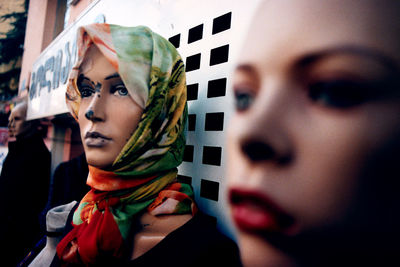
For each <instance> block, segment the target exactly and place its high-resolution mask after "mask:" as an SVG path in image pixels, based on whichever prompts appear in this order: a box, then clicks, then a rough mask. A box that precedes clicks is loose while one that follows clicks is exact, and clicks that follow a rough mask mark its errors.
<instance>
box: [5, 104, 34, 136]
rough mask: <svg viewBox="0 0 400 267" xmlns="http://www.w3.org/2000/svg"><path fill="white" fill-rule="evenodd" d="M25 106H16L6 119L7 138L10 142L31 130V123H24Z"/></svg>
mask: <svg viewBox="0 0 400 267" xmlns="http://www.w3.org/2000/svg"><path fill="white" fill-rule="evenodd" d="M26 110H27V106H26V104H19V105H17V106H16V107H15V108H14V109H13V110H12V112H11V114H10V117H9V118H8V136H9V138H10V140H13V139H15V138H16V137H22V136H24V135H25V134H27V133H28V132H29V131H31V130H32V127H31V125H32V123H31V122H29V121H26Z"/></svg>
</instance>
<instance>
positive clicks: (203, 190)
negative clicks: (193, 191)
mask: <svg viewBox="0 0 400 267" xmlns="http://www.w3.org/2000/svg"><path fill="white" fill-rule="evenodd" d="M218 192H219V183H217V182H213V181H209V180H205V179H201V184H200V196H201V197H204V198H208V199H211V200H214V201H218Z"/></svg>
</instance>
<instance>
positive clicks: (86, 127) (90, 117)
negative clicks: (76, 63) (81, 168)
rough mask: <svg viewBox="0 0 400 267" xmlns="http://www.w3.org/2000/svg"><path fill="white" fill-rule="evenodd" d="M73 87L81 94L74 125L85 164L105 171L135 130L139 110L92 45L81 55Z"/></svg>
mask: <svg viewBox="0 0 400 267" xmlns="http://www.w3.org/2000/svg"><path fill="white" fill-rule="evenodd" d="M77 85H78V89H79V92H80V94H81V103H80V108H79V113H78V123H79V127H80V131H81V138H82V141H83V147H84V149H85V153H86V159H87V162H88V164H89V165H92V166H95V167H97V168H106V167H108V166H110V165H111V164H112V163H113V162H114V160H115V159H116V158H117V156H118V154H119V153H120V152H121V150H122V148H123V147H124V145H125V144H126V143H127V141H128V140H129V138H130V137H131V135H132V134H133V132H134V131H135V129H136V127H137V125H138V122H139V120H140V117H141V115H142V113H143V109H142V108H141V107H140V106H138V105H137V104H136V102H135V101H133V99H132V98H131V96H130V94H129V92H128V90H127V89H126V87H125V85H124V83H123V81H122V80H121V77H120V76H119V74H118V72H117V70H116V69H115V68H114V67H113V66H112V65H111V63H110V62H109V61H108V60H107V59H106V58H105V57H104V55H103V54H102V53H101V52H100V50H99V49H98V48H97V46H95V45H92V46H91V47H90V48H89V49H88V51H87V53H86V55H85V58H84V60H83V62H82V65H81V67H80V72H79V78H78V81H77Z"/></svg>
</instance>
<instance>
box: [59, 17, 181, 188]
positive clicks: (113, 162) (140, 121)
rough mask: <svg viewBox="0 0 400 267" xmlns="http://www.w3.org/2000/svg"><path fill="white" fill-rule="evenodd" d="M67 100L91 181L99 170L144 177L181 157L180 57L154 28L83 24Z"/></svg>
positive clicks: (161, 169)
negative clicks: (78, 133)
mask: <svg viewBox="0 0 400 267" xmlns="http://www.w3.org/2000/svg"><path fill="white" fill-rule="evenodd" d="M66 102H67V106H68V107H69V109H70V111H71V114H72V116H73V117H74V118H75V119H76V120H77V121H78V123H79V126H80V129H81V137H82V139H83V144H84V149H85V154H86V157H87V162H88V164H89V165H90V166H89V167H90V168H89V169H90V170H91V171H90V174H91V175H89V178H88V184H89V182H90V181H93V179H95V178H93V177H100V176H99V175H97V174H98V173H102V175H103V174H104V173H105V172H106V173H107V175H108V176H107V177H111V176H112V177H114V178H115V176H124V177H127V176H129V177H131V178H133V177H143V176H146V175H153V174H154V173H159V172H162V171H165V170H170V169H172V168H175V167H176V166H178V165H179V164H180V163H181V162H182V158H183V151H184V144H185V133H184V126H185V122H186V118H187V105H186V79H185V72H184V65H183V62H182V59H181V57H180V55H179V53H178V52H177V50H176V48H175V47H174V46H173V45H172V44H171V43H170V42H169V41H167V40H166V39H165V38H163V37H162V36H160V35H158V34H157V33H154V32H153V31H152V30H151V29H149V28H147V27H145V26H136V27H125V26H121V25H115V24H107V23H95V24H90V25H85V26H81V27H80V28H79V29H78V32H77V60H76V62H75V65H74V66H73V67H72V70H71V72H70V74H69V78H68V83H67V90H66ZM103 171H105V172H103ZM92 174H93V175H92ZM101 177H103V176H101ZM92 178H93V179H92ZM124 179H125V178H124ZM124 179H122V180H121V181H122V182H123V181H125V180H126V179H125V180H124ZM100 184H102V182H101V181H99V183H98V184H97V185H96V186H100ZM124 184H125V183H124ZM91 186H92V187H93V185H91ZM101 186H103V185H101Z"/></svg>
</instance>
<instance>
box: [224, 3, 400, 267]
mask: <svg viewBox="0 0 400 267" xmlns="http://www.w3.org/2000/svg"><path fill="white" fill-rule="evenodd" d="M384 2H385V3H382V2H380V1H344V0H343V1H341V0H337V1H320V0H308V1H281V0H276V1H274V0H273V1H264V2H263V3H262V4H261V6H260V8H259V9H258V12H257V14H256V16H255V18H254V21H253V23H252V25H251V27H250V28H249V35H248V36H247V42H246V44H245V47H244V49H243V50H242V51H243V53H242V54H241V56H240V59H239V62H238V64H237V68H236V71H235V74H234V95H235V100H236V111H235V114H234V116H233V118H232V120H231V123H230V128H229V132H228V167H227V170H228V178H229V189H230V201H231V213H232V217H233V220H234V222H235V224H236V225H237V227H238V229H239V244H240V249H241V253H242V258H243V261H244V263H245V265H248V266H268V264H271V266H276V265H277V264H278V265H279V264H280V266H290V265H291V264H294V261H292V260H293V258H292V257H291V256H293V255H294V254H295V252H296V251H299V250H301V249H302V250H301V251H302V252H304V255H305V257H307V253H310V254H314V256H315V255H318V253H317V252H316V251H315V250H312V249H311V250H307V248H309V246H310V247H312V248H313V249H315V248H318V247H319V246H320V247H321V249H324V248H325V245H326V243H329V242H331V241H332V242H331V243H330V245H331V246H332V247H334V246H335V245H334V244H335V242H336V241H338V242H341V237H342V234H343V236H345V237H346V238H349V240H353V239H354V240H356V239H357V236H358V235H359V236H363V235H364V234H365V236H367V235H368V234H371V235H375V234H376V235H377V236H380V234H382V231H388V232H390V231H395V229H397V228H398V223H399V218H398V215H396V214H397V213H398V204H399V198H398V197H397V195H399V193H398V182H397V180H398V175H399V172H398V167H396V166H397V165H398V151H399V150H398V149H399V148H400V145H399V136H400V116H399V114H400V100H399V90H400V88H399V86H397V87H396V86H394V84H395V83H397V84H398V76H399V72H398V67H399V65H400V64H399V63H400V60H399V56H400V53H399V44H400V42H399V36H400V33H399V32H398V31H397V29H398V28H399V27H398V26H399V25H396V27H395V26H394V23H399V22H398V15H397V13H398V10H399V8H398V7H394V6H395V5H398V4H393V3H394V1H392V2H391V1H384ZM388 3H389V5H392V7H388ZM390 3H392V4H390ZM394 159H397V160H394ZM394 161H396V162H394ZM386 170H392V171H393V170H394V171H395V172H394V174H393V172H392V171H386ZM393 211H395V212H393ZM393 213H396V214H393ZM396 231H397V230H396ZM335 238H337V240H336V239H335ZM306 241H307V242H306ZM367 243H368V242H367ZM368 244H369V243H368ZM342 245H343V244H342ZM344 245H346V244H344ZM351 245H352V243H350V244H349V246H351ZM315 257H317V256H315Z"/></svg>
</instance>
